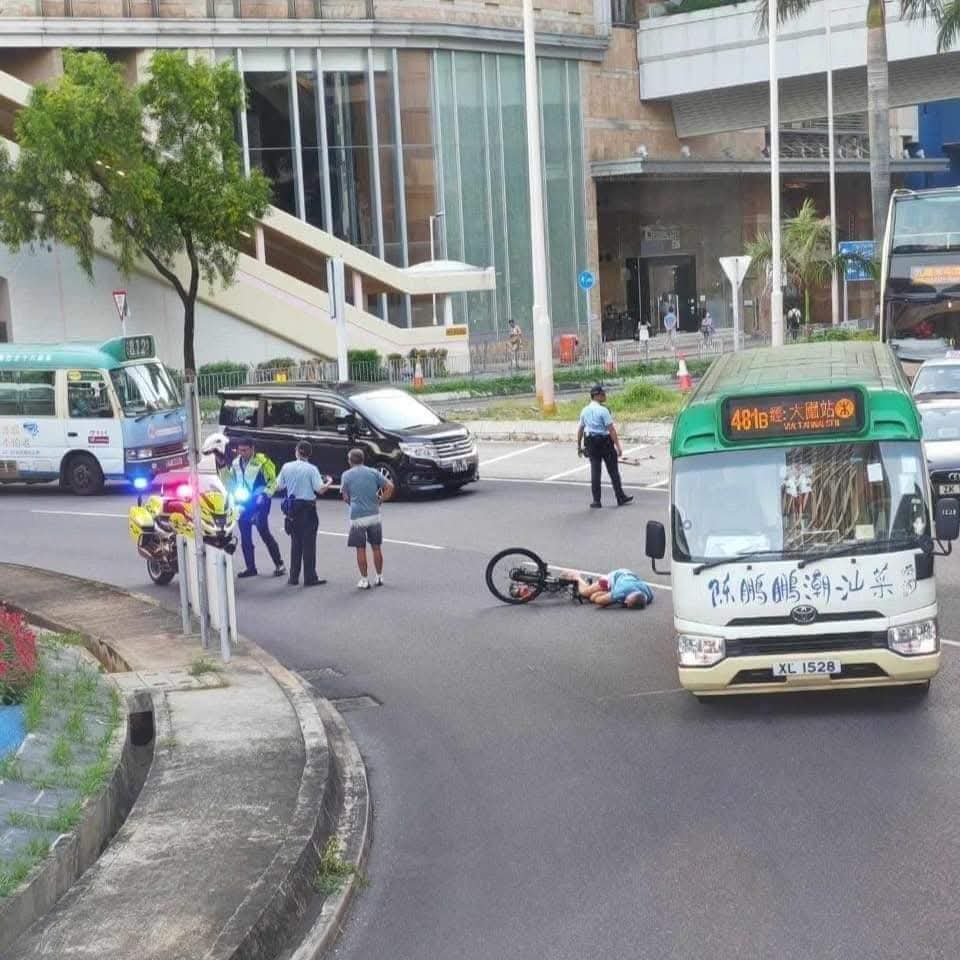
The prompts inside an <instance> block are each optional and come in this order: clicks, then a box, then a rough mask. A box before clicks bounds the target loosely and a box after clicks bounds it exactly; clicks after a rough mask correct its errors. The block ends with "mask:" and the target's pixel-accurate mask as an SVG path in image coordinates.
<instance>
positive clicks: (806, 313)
mask: <svg viewBox="0 0 960 960" xmlns="http://www.w3.org/2000/svg"><path fill="white" fill-rule="evenodd" d="M803 322H804V323H805V324H806V325H807V326H810V288H809V287H804V288H803Z"/></svg>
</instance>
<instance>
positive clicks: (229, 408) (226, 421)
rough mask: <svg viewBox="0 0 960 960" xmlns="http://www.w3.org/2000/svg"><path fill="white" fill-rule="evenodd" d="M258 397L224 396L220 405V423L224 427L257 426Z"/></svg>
mask: <svg viewBox="0 0 960 960" xmlns="http://www.w3.org/2000/svg"><path fill="white" fill-rule="evenodd" d="M259 407H260V400H259V398H258V397H224V400H223V403H222V405H221V406H220V425H221V426H223V427H255V426H256V425H257V410H258V409H259Z"/></svg>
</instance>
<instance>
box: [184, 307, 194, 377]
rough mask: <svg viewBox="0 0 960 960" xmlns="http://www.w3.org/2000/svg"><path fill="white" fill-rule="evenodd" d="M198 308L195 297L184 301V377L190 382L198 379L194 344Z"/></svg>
mask: <svg viewBox="0 0 960 960" xmlns="http://www.w3.org/2000/svg"><path fill="white" fill-rule="evenodd" d="M196 306H197V301H196V298H195V297H189V296H188V297H186V298H185V299H184V301H183V375H184V376H185V377H186V378H187V379H188V380H196V379H197V358H196V354H195V351H194V343H193V341H194V330H195V328H196V323H195V319H194V315H195V311H196Z"/></svg>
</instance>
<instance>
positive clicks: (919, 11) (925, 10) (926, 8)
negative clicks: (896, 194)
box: [757, 0, 960, 246]
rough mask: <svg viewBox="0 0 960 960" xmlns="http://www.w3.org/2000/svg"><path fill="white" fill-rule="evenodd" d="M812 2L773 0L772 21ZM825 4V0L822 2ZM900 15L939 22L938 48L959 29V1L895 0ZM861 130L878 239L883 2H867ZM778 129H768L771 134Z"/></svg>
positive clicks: (883, 162) (762, 11)
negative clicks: (867, 154) (865, 142)
mask: <svg viewBox="0 0 960 960" xmlns="http://www.w3.org/2000/svg"><path fill="white" fill-rule="evenodd" d="M812 2H813V0H777V22H778V23H783V22H784V21H786V20H790V19H792V18H793V17H797V16H799V15H800V14H802V13H804V12H805V11H806V10H807V9H808V8H809V7H810V5H811V3H812ZM828 2H830V0H828ZM900 15H901V16H902V17H903V18H904V19H909V20H925V19H928V18H931V19H933V20H935V21H936V22H937V23H938V24H939V25H940V35H939V38H938V42H939V48H940V50H941V51H943V50H944V49H946V47H947V46H949V45H950V44H951V43H952V42H953V40H954V39H955V38H956V36H957V34H958V31H960V0H900ZM757 18H758V21H759V23H760V26H761V28H762V29H764V30H765V29H766V26H767V3H766V2H765V0H760V3H759V6H758V8H757ZM866 20H867V132H868V136H869V142H870V195H871V200H872V207H873V239H874V241H875V242H876V243H877V245H878V246H879V244H880V243H882V241H883V230H884V224H885V223H886V219H887V207H888V205H889V203H890V80H889V73H888V69H887V18H886V12H885V9H884V2H883V0H867V10H866ZM777 134H778V131H775V130H771V131H770V135H771V136H777Z"/></svg>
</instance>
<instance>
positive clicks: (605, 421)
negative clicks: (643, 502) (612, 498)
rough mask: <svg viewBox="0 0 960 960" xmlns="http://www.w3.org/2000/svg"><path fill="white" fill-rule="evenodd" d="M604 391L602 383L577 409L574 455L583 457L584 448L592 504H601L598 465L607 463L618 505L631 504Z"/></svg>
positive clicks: (615, 431)
mask: <svg viewBox="0 0 960 960" xmlns="http://www.w3.org/2000/svg"><path fill="white" fill-rule="evenodd" d="M606 402H607V394H606V391H605V390H604V389H603V385H602V384H599V383H598V384H596V385H595V386H593V387H592V388H591V390H590V402H589V403H588V404H587V405H586V406H585V407H584V408H583V410H581V411H580V426H579V427H578V428H577V454H578V455H579V456H581V457H582V456H583V454H584V448H585V449H586V454H587V456H588V457H589V458H590V488H591V491H592V493H593V502H592V503H591V504H590V506H591V507H594V508H599V507H601V506H603V504H602V503H601V502H600V465H601V464H606V466H607V473H609V474H610V483H611V484H613V492H614V493H615V494H616V496H617V505H618V506H621V507H622V506H623V505H624V504H625V503H630V502H631V501H632V500H633V497H628V496H627V494H625V493H624V492H623V483H622V482H621V480H620V465H619V463H618V462H617V457H618V456H620V457H622V456H623V447H622V445H621V444H620V438H619V437H618V436H617V428H616V427H615V426H614V425H613V417H612V416H611V415H610V411H609V410H608V409H607V408H606V406H605V404H606Z"/></svg>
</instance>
